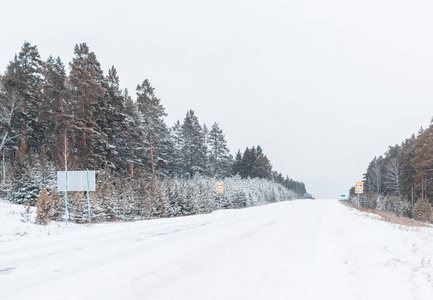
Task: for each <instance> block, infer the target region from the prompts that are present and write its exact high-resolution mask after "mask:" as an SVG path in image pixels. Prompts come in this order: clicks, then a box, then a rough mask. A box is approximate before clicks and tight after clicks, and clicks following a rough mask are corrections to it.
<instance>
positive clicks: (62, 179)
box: [57, 171, 96, 192]
mask: <svg viewBox="0 0 433 300" xmlns="http://www.w3.org/2000/svg"><path fill="white" fill-rule="evenodd" d="M95 173H96V171H68V172H65V171H58V172H57V190H58V191H62V192H65V191H66V178H67V181H68V192H84V191H94V190H95ZM87 175H88V176H89V178H87ZM87 182H89V186H88V187H87Z"/></svg>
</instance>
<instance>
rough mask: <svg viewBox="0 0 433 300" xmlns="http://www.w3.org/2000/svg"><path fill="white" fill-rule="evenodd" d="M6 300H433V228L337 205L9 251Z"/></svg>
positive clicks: (53, 240)
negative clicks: (396, 222)
mask: <svg viewBox="0 0 433 300" xmlns="http://www.w3.org/2000/svg"><path fill="white" fill-rule="evenodd" d="M0 299H45V300H46V299H334V300H335V299H381V300H383V299H394V300H395V299H405V300H407V299H433V229H432V228H408V227H401V226H398V225H393V224H389V223H386V222H383V221H381V220H378V219H375V218H372V217H369V216H368V215H366V214H364V213H360V212H357V211H356V210H352V209H350V208H348V207H346V206H343V205H342V204H340V203H339V202H338V201H336V200H297V201H290V202H284V203H277V204H272V205H266V206H261V207H253V208H248V209H243V210H226V211H217V212H215V213H212V214H210V215H198V216H191V217H183V218H174V219H160V220H151V221H142V222H134V223H122V224H102V225H96V226H94V227H92V228H86V229H84V230H80V231H76V232H72V233H65V234H62V235H57V236H48V237H41V238H29V239H25V240H21V241H11V242H3V243H0Z"/></svg>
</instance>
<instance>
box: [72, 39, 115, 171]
mask: <svg viewBox="0 0 433 300" xmlns="http://www.w3.org/2000/svg"><path fill="white" fill-rule="evenodd" d="M74 54H75V57H74V58H73V59H72V62H71V63H70V68H71V72H70V75H69V83H70V86H71V98H72V100H73V102H74V106H75V112H76V114H75V123H76V127H77V134H79V136H76V137H75V139H76V143H77V144H76V145H75V146H76V147H77V150H78V156H79V157H80V158H81V161H80V167H81V168H82V169H96V168H99V167H100V166H102V165H103V164H104V163H106V161H107V157H108V156H109V151H110V147H109V146H108V145H107V144H108V142H107V136H106V135H105V134H104V132H103V131H102V129H101V127H100V125H101V123H103V120H104V114H105V113H106V109H107V108H106V105H105V102H104V96H105V88H104V86H103V81H104V76H103V72H102V70H101V66H100V63H99V62H98V60H97V59H96V55H95V53H93V52H90V50H89V47H88V46H87V45H86V43H83V44H80V45H76V46H75V49H74Z"/></svg>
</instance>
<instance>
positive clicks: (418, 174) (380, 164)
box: [350, 120, 433, 222]
mask: <svg viewBox="0 0 433 300" xmlns="http://www.w3.org/2000/svg"><path fill="white" fill-rule="evenodd" d="M432 121H433V120H432ZM364 186H365V194H364V195H362V196H361V198H360V202H361V205H362V206H364V207H367V208H372V209H376V210H380V211H387V212H391V213H394V214H397V215H403V216H406V217H412V218H415V219H418V220H421V221H426V222H428V221H430V222H433V209H432V201H433V123H431V124H430V126H429V127H428V128H427V129H425V130H424V129H422V128H421V129H420V130H419V132H418V134H417V135H412V136H411V137H410V138H408V139H406V140H405V141H404V142H402V143H401V145H395V146H390V147H389V148H388V151H386V153H385V155H384V156H379V157H374V159H373V160H372V161H371V162H370V164H369V166H368V168H367V172H366V173H365V174H364ZM350 194H351V199H352V200H353V201H355V199H356V198H355V197H354V196H355V195H354V187H352V188H351V190H350Z"/></svg>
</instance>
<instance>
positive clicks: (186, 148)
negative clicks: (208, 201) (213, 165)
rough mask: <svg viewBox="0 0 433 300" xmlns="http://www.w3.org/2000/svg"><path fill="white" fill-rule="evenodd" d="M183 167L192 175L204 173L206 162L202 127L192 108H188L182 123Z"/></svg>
mask: <svg viewBox="0 0 433 300" xmlns="http://www.w3.org/2000/svg"><path fill="white" fill-rule="evenodd" d="M182 136H183V147H182V153H183V163H184V169H185V170H186V171H187V172H188V174H189V176H190V177H192V176H193V175H194V174H195V173H196V172H198V173H200V174H204V173H205V172H206V166H207V164H208V161H207V156H206V145H205V140H204V136H203V129H202V127H201V125H200V123H199V121H198V118H197V117H196V116H195V114H194V111H193V110H189V111H188V112H187V114H186V117H185V119H184V121H183V124H182Z"/></svg>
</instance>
